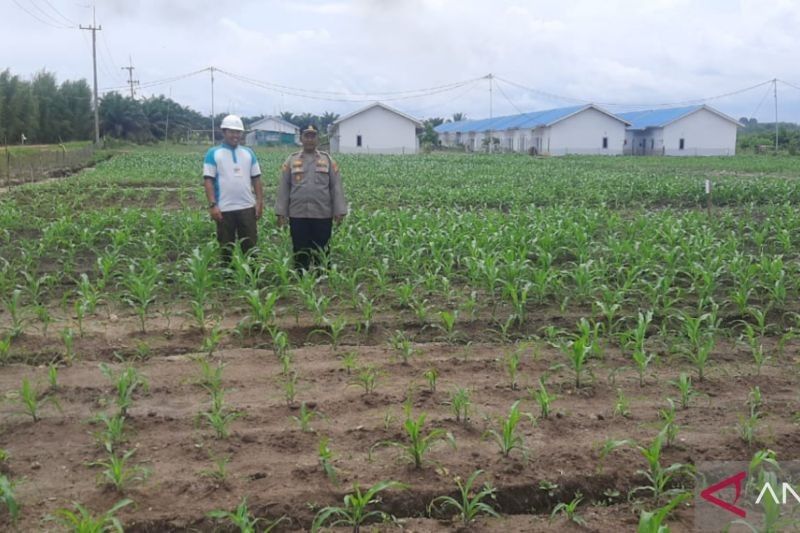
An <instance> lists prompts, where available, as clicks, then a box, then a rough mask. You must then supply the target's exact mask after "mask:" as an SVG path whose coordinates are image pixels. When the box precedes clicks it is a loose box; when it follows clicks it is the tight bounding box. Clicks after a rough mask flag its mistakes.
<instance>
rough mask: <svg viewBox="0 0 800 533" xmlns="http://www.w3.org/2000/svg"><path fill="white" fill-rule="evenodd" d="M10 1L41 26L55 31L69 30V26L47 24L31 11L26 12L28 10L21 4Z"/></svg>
mask: <svg viewBox="0 0 800 533" xmlns="http://www.w3.org/2000/svg"><path fill="white" fill-rule="evenodd" d="M11 1H12V2H14V4H15V5H16V6H17V7H18V8H20V9H21V10H23V11H24V12H25V13H27V14H28V15H30V16H31V17H33V18H35V19H36V20H38V21H39V22H41V23H42V24H45V25H47V26H50V27H51V28H56V29H57V30H64V29H67V28H69V26H65V25H63V24H58V25H56V24H53V23H51V22H48V21H46V20H44V19H42V18H41V17H39V16H37V15H36V14H35V13H33V12H32V11H29V10H28V8H26V7H25V6H23V5H22V4H20V3H19V2H18V1H17V0H11Z"/></svg>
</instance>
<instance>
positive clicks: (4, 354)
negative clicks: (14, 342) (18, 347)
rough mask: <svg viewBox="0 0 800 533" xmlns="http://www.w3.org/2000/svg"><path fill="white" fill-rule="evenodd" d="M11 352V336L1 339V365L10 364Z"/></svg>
mask: <svg viewBox="0 0 800 533" xmlns="http://www.w3.org/2000/svg"><path fill="white" fill-rule="evenodd" d="M10 352H11V335H7V336H6V337H5V338H0V365H6V364H8V360H9V355H8V354H9V353H10Z"/></svg>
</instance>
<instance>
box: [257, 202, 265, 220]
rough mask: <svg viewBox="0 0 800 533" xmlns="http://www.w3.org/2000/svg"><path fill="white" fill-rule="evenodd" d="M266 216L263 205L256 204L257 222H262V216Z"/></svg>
mask: <svg viewBox="0 0 800 533" xmlns="http://www.w3.org/2000/svg"><path fill="white" fill-rule="evenodd" d="M263 214H264V206H263V204H256V220H261V215H263Z"/></svg>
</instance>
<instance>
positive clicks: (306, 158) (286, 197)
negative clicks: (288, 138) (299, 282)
mask: <svg viewBox="0 0 800 533" xmlns="http://www.w3.org/2000/svg"><path fill="white" fill-rule="evenodd" d="M300 139H301V141H302V143H303V150H302V151H300V152H295V153H293V154H292V155H290V156H289V157H288V158H287V159H286V162H284V163H283V167H282V169H281V170H282V171H281V177H280V182H279V183H278V194H277V198H276V199H275V214H276V215H277V217H278V226H284V225H286V223H287V221H288V223H289V230H290V233H291V235H292V248H293V249H294V262H295V267H296V268H297V269H298V270H301V271H302V270H308V269H309V267H310V266H311V265H312V264H313V263H316V262H317V261H318V258H319V255H320V253H323V252H327V250H328V241H329V240H330V238H331V229H332V224H333V223H334V222H335V223H336V224H339V223H341V222H342V220H343V219H344V217H345V215H346V214H347V202H346V200H345V197H344V188H343V186H342V177H341V176H340V175H339V166H338V165H337V164H336V162H335V161H334V160H333V158H331V156H330V155H328V154H327V153H325V152H320V151H319V150H317V145H318V143H319V139H318V134H317V130H316V128H314V126H313V125H312V126H308V127H307V128H305V129H304V130H303V131H302V133H301V134H300Z"/></svg>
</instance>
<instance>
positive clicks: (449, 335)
mask: <svg viewBox="0 0 800 533" xmlns="http://www.w3.org/2000/svg"><path fill="white" fill-rule="evenodd" d="M438 314H439V324H437V326H438V328H439V329H441V330H442V332H443V333H444V338H445V340H446V341H447V342H448V343H451V344H452V343H453V342H455V340H456V338H457V336H458V332H457V331H456V321H457V320H458V311H439V313H438Z"/></svg>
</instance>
